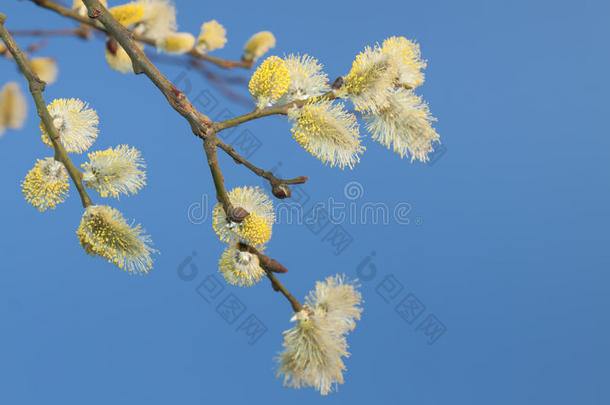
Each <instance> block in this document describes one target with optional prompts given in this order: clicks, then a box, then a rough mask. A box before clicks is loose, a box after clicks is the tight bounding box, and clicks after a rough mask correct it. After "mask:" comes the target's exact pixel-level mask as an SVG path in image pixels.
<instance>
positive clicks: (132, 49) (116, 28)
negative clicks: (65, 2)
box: [36, 0, 212, 138]
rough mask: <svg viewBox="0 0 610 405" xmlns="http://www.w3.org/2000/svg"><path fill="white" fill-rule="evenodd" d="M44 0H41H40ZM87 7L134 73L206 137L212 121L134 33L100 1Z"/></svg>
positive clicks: (87, 1)
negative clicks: (147, 52) (143, 77)
mask: <svg viewBox="0 0 610 405" xmlns="http://www.w3.org/2000/svg"><path fill="white" fill-rule="evenodd" d="M36 1H37V2H38V1H41V0H36ZM84 3H85V5H86V6H87V9H88V10H89V15H90V16H95V18H96V19H97V20H99V21H100V22H101V23H102V24H103V25H104V27H105V29H106V32H107V33H108V34H109V35H110V36H111V37H113V38H114V39H116V41H117V42H118V43H119V44H120V45H121V46H122V47H123V49H124V50H125V52H126V53H127V55H129V57H130V58H131V61H132V64H133V70H134V72H136V73H144V74H145V75H146V76H147V77H148V78H149V79H150V80H151V81H152V82H153V83H154V84H155V86H157V88H158V89H159V90H160V91H161V92H162V93H163V95H164V96H165V98H166V99H167V101H168V102H169V104H170V105H171V106H172V108H173V109H174V110H176V111H177V112H178V113H179V114H180V115H182V116H183V117H184V118H185V119H186V120H187V121H188V122H189V124H190V126H191V130H192V131H193V133H194V134H195V135H196V136H198V137H200V138H205V135H206V132H207V130H208V129H209V127H210V125H211V123H212V121H211V120H210V119H209V118H208V117H207V116H206V115H204V114H202V113H200V112H199V111H197V109H196V108H195V107H193V105H192V104H191V102H190V101H189V100H188V98H187V97H186V95H185V94H184V93H183V92H181V91H180V90H178V89H177V88H176V87H175V86H174V85H173V84H172V83H171V82H170V81H169V80H168V79H167V78H166V77H165V76H164V75H163V73H161V72H160V71H159V70H158V69H157V68H156V67H155V65H153V64H152V62H151V61H150V60H149V59H148V58H147V57H146V55H145V54H144V52H143V51H142V50H141V49H140V47H139V46H138V45H137V43H136V42H135V41H134V40H133V39H132V34H131V33H130V32H129V31H128V30H127V29H126V28H125V27H123V26H122V25H121V24H119V22H117V21H116V20H115V19H114V17H112V15H111V14H110V13H109V12H108V10H106V8H105V7H104V6H103V5H102V4H101V3H100V2H99V1H98V0H85V1H84Z"/></svg>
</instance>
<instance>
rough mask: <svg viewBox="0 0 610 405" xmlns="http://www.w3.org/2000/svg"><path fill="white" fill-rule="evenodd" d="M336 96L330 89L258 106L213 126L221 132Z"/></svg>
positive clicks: (332, 98) (284, 113)
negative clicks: (309, 96) (283, 102)
mask: <svg viewBox="0 0 610 405" xmlns="http://www.w3.org/2000/svg"><path fill="white" fill-rule="evenodd" d="M335 98H337V97H336V96H335V94H334V93H333V91H329V92H327V93H324V94H322V95H320V96H317V97H311V98H308V99H305V100H297V101H293V102H291V103H288V104H283V105H279V106H276V107H270V108H264V109H260V108H257V109H255V110H254V111H252V112H251V113H248V114H244V115H240V116H239V117H235V118H231V119H228V120H226V121H222V122H215V123H214V124H213V125H212V127H213V128H214V131H216V132H220V131H222V130H224V129H227V128H232V127H235V126H237V125H240V124H243V123H244V122H248V121H252V120H255V119H257V118H262V117H268V116H270V115H286V114H288V111H290V109H291V108H294V107H302V106H304V105H305V104H307V103H315V102H318V101H323V100H334V99H335Z"/></svg>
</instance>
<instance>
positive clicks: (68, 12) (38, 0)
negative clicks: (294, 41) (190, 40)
mask: <svg viewBox="0 0 610 405" xmlns="http://www.w3.org/2000/svg"><path fill="white" fill-rule="evenodd" d="M31 1H32V2H34V3H35V4H37V5H38V6H40V7H43V8H46V9H48V10H51V11H54V12H56V13H57V14H59V15H61V16H64V17H68V18H71V19H73V20H75V21H78V22H80V23H82V24H85V25H88V26H90V27H92V28H95V29H96V30H98V31H102V32H107V31H106V29H105V28H104V27H100V26H99V25H98V24H96V23H95V20H94V19H91V18H88V17H83V16H82V15H80V14H78V12H76V11H75V10H72V9H69V8H67V7H64V6H62V5H61V4H58V3H55V2H53V1H50V0H31ZM74 35H80V36H82V35H81V33H74ZM132 35H133V38H134V39H135V40H136V41H138V42H142V43H145V44H148V45H151V46H157V42H156V41H155V40H154V39H153V38H149V37H146V36H144V35H138V34H135V33H132ZM187 54H188V55H190V56H192V57H194V58H197V59H201V60H205V61H207V62H210V63H213V64H215V65H218V66H220V67H223V68H225V69H233V68H236V67H240V68H244V69H251V68H252V66H253V64H254V61H231V60H227V59H222V58H217V57H215V56H210V55H208V54H206V53H203V52H199V51H198V50H197V49H194V48H193V49H192V50H191V51H189V52H187Z"/></svg>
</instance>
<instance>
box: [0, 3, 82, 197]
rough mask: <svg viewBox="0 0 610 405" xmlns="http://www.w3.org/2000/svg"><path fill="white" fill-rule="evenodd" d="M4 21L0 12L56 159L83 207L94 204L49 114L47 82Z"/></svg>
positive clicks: (2, 33)
mask: <svg viewBox="0 0 610 405" xmlns="http://www.w3.org/2000/svg"><path fill="white" fill-rule="evenodd" d="M4 21H6V16H5V15H4V14H0V38H2V40H3V41H4V43H5V44H6V47H7V49H8V50H9V52H10V53H11V55H13V58H14V59H15V62H16V63H17V65H18V66H19V69H20V70H21V72H22V73H23V76H25V78H26V79H27V81H28V83H29V87H30V93H32V98H33V99H34V103H35V104H36V110H37V111H38V116H39V117H40V119H41V120H42V123H43V125H44V127H45V129H46V131H47V134H48V135H49V139H50V140H51V143H52V144H53V149H54V150H55V160H57V161H58V162H61V163H62V164H63V165H64V167H65V168H66V170H67V171H68V174H69V175H70V178H71V179H72V182H73V183H74V185H75V186H76V189H77V190H78V194H79V195H80V198H81V203H82V205H83V207H84V208H87V207H88V206H90V205H93V203H92V202H91V198H90V197H89V195H88V194H87V191H86V190H85V187H84V186H83V183H82V177H83V174H82V173H81V171H80V170H78V169H77V168H76V166H74V163H72V161H71V160H70V157H69V156H68V153H67V152H66V149H65V148H64V146H63V144H62V143H61V142H60V137H59V132H58V131H57V129H56V128H55V126H54V125H53V117H51V114H49V110H48V109H47V104H46V102H45V100H44V97H43V96H42V92H43V91H44V88H45V82H43V81H42V80H40V78H38V76H37V75H36V73H34V71H33V70H32V69H31V68H30V65H29V64H28V62H27V59H26V58H25V56H24V55H23V53H22V52H21V50H20V49H19V47H18V46H17V44H16V43H15V41H14V40H13V38H12V37H11V35H10V34H9V32H8V31H7V30H6V28H5V27H4Z"/></svg>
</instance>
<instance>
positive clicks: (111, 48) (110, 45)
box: [106, 37, 119, 55]
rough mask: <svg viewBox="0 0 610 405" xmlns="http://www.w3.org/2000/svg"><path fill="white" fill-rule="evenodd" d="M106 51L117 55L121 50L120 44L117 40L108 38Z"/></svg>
mask: <svg viewBox="0 0 610 405" xmlns="http://www.w3.org/2000/svg"><path fill="white" fill-rule="evenodd" d="M106 49H108V52H110V53H111V54H113V55H116V53H117V51H118V50H119V44H118V42H117V41H116V39H114V38H111V37H108V39H107V40H106Z"/></svg>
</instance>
